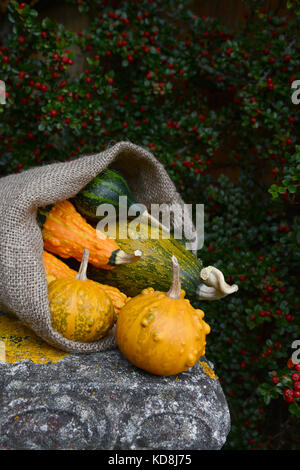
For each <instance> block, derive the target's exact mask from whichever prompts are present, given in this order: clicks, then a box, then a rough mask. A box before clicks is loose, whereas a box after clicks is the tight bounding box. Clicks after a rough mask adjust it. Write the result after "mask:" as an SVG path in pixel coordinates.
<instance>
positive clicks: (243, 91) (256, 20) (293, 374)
mask: <svg viewBox="0 0 300 470" xmlns="http://www.w3.org/2000/svg"><path fill="white" fill-rule="evenodd" d="M0 11H1V19H0V80H2V81H4V83H5V89H6V103H5V104H1V105H0V173H1V175H2V176H4V175H7V174H10V173H18V172H22V171H24V170H26V169H28V168H31V167H33V166H36V165H43V164H47V163H51V162H54V161H66V160H67V161H68V160H72V159H75V158H78V157H79V156H82V155H86V158H88V155H89V154H91V153H95V152H100V151H101V150H104V149H106V148H107V147H108V146H110V145H112V144H114V143H116V142H118V141H120V140H128V141H132V142H134V143H136V144H138V145H141V146H144V147H146V148H147V149H148V150H150V151H151V152H152V153H153V154H154V155H155V156H156V157H157V158H158V159H159V160H160V161H161V162H162V163H163V164H164V165H165V167H166V169H167V171H168V173H169V175H170V176H171V178H172V179H173V181H174V183H175V184H176V186H177V188H178V191H179V192H180V193H181V195H182V197H183V198H184V200H185V202H187V203H194V204H196V203H204V204H205V245H204V247H203V249H202V250H200V251H199V257H200V258H201V259H202V260H203V262H204V264H211V265H215V266H217V267H219V268H220V269H222V271H223V272H224V273H225V275H226V277H227V281H228V282H230V283H233V282H234V283H237V284H238V285H239V292H238V293H237V294H235V295H234V296H229V297H227V298H226V299H224V300H222V301H220V302H215V303H214V302H212V303H205V305H204V304H202V305H201V308H202V309H203V310H204V311H205V312H206V318H207V321H208V322H209V324H210V325H211V327H212V333H211V335H210V337H209V338H208V344H207V358H208V359H209V360H210V361H212V362H213V363H214V364H215V370H216V373H217V374H218V376H219V377H220V381H221V383H222V386H223V389H224V392H225V394H226V397H227V400H228V403H229V406H230V410H231V417H232V430H231V433H230V435H229V438H228V442H227V444H226V448H228V449H299V448H300V435H299V416H300V399H299V397H300V364H298V365H297V364H296V363H293V361H292V359H291V355H292V353H293V348H292V343H293V341H295V340H297V339H300V328H299V313H298V312H299V281H300V275H299V274H300V273H299V269H298V268H299V240H300V230H299V227H300V219H299V215H298V214H299V211H298V209H299V192H298V190H299V181H300V171H299V170H300V147H299V132H297V130H298V126H299V121H300V119H299V105H298V106H297V105H295V104H293V103H292V100H291V96H292V92H293V91H295V90H293V89H292V88H291V85H292V83H293V82H294V81H295V80H297V79H298V80H300V43H299V40H298V34H299V27H300V16H299V15H300V1H299V0H288V1H286V0H283V1H280V0H272V1H271V0H270V1H261V0H252V1H250V0H249V1H242V0H227V1H221V0H210V1H204V0H203V1H202V0H198V1H194V2H190V1H185V0H182V1H180V0H178V1H175V0H164V1H155V0H133V1H125V0H120V1H113V0H101V1H100V0H90V1H89V0H78V1H77V0H76V1H71V0H65V1H50V0H49V1H47V0H40V1H38V0H32V1H30V2H15V1H0Z"/></svg>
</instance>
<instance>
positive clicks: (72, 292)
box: [48, 250, 114, 342]
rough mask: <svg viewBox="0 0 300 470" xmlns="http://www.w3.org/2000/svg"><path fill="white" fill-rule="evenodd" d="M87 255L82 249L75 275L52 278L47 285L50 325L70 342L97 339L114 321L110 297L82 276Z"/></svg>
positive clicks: (106, 331)
mask: <svg viewBox="0 0 300 470" xmlns="http://www.w3.org/2000/svg"><path fill="white" fill-rule="evenodd" d="M88 257H89V252H88V250H84V254H83V259H82V262H81V265H80V269H79V272H78V274H77V276H76V278H64V279H56V280H54V281H52V282H50V284H49V285H48V293H49V305H50V314H51V323H52V327H53V329H54V330H56V331H58V332H59V333H60V334H61V335H62V336H64V337H65V338H68V339H70V340H73V341H82V342H91V341H98V340H99V339H101V338H103V336H105V335H106V334H107V333H108V331H109V330H110V328H111V327H112V326H113V324H114V309H113V304H112V301H111V299H110V297H109V296H108V294H107V293H106V292H105V291H104V290H103V289H102V288H101V286H100V285H99V284H98V283H97V282H94V281H90V280H88V279H87V278H86V269H87V264H88Z"/></svg>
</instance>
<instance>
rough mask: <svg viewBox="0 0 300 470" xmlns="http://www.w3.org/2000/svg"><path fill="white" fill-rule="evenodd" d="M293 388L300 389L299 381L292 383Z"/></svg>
mask: <svg viewBox="0 0 300 470" xmlns="http://www.w3.org/2000/svg"><path fill="white" fill-rule="evenodd" d="M294 389H295V390H300V382H295V383H294Z"/></svg>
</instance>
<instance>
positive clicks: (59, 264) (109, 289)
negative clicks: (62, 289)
mask: <svg viewBox="0 0 300 470" xmlns="http://www.w3.org/2000/svg"><path fill="white" fill-rule="evenodd" d="M43 262H44V268H45V271H46V276H47V282H48V284H49V283H50V282H52V281H54V280H55V279H64V278H66V277H76V275H77V272H76V271H74V269H71V268H69V266H68V265H66V264H65V263H64V262H63V261H61V260H60V259H58V258H56V256H54V255H51V253H47V251H44V252H43ZM97 284H98V285H99V286H100V287H102V289H103V290H104V291H105V292H106V293H107V294H108V296H109V297H110V298H111V301H112V303H113V307H114V311H115V314H116V317H115V318H117V316H118V315H119V313H120V310H121V308H123V307H124V305H125V304H126V302H128V300H129V299H130V297H127V295H125V294H123V292H121V291H120V290H119V289H118V288H117V287H113V286H108V285H106V284H100V283H97Z"/></svg>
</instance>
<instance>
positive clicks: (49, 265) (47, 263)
mask: <svg viewBox="0 0 300 470" xmlns="http://www.w3.org/2000/svg"><path fill="white" fill-rule="evenodd" d="M43 263H44V268H45V271H46V274H47V276H52V277H54V278H56V279H63V278H65V277H75V276H76V274H77V272H76V271H75V270H74V269H71V268H69V266H68V265H67V264H66V263H64V262H63V261H61V260H60V259H58V258H56V256H54V255H52V254H51V253H47V251H43Z"/></svg>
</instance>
